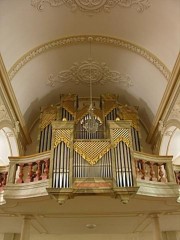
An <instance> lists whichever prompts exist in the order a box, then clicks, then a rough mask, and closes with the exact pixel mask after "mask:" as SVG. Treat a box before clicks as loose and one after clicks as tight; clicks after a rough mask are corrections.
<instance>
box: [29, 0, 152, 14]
mask: <svg viewBox="0 0 180 240" xmlns="http://www.w3.org/2000/svg"><path fill="white" fill-rule="evenodd" d="M31 5H32V6H33V7H34V8H36V9H37V10H39V11H41V10H43V9H44V8H45V7H46V6H47V5H49V6H51V7H60V6H62V5H65V6H66V7H68V8H69V9H71V10H72V11H76V10H77V9H78V10H80V11H82V12H85V13H88V14H89V15H93V14H95V13H99V12H102V11H103V12H110V10H111V8H114V7H116V6H119V7H124V8H131V7H135V8H136V11H137V12H143V11H144V10H145V9H147V8H149V7H150V0H96V1H94V0H71V1H69V0H31Z"/></svg>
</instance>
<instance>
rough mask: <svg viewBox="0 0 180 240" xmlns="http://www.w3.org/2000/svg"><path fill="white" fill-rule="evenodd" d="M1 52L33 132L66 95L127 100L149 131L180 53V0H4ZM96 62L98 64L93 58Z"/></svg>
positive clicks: (0, 18) (0, 5) (0, 19)
mask: <svg viewBox="0 0 180 240" xmlns="http://www.w3.org/2000/svg"><path fill="white" fill-rule="evenodd" d="M0 36H1V37H0V51H1V55H2V58H3V61H4V64H5V67H6V69H7V71H8V74H9V78H10V81H11V84H12V87H13V90H14V93H15V95H16V98H17V101H18V104H19V107H20V110H21V112H22V114H23V116H24V118H25V121H26V123H27V125H28V126H29V127H30V126H31V125H32V124H33V122H34V120H35V119H36V118H37V116H38V114H39V109H40V106H44V105H47V104H51V103H57V102H58V101H59V94H61V93H70V92H71V93H77V94H78V95H80V96H89V85H88V79H89V74H90V71H89V69H91V70H92V71H91V74H92V75H91V78H92V81H93V96H99V95H100V94H102V93H106V92H110V93H116V94H119V97H120V100H121V102H122V103H127V104H131V105H138V106H139V111H140V116H141V119H142V121H143V122H144V124H145V125H146V127H147V128H149V126H150V123H151V122H152V120H153V118H154V117H155V115H156V113H157V110H158V107H159V104H160V102H161V99H162V96H163V94H164V92H165V89H166V86H167V83H168V81H169V79H170V75H171V71H172V69H173V67H174V64H175V61H176V59H177V56H178V53H179V48H180V2H179V0H173V1H172V0H124V1H122V0H118V1H114V0H111V1H110V0H96V1H93V0H72V1H67V0H13V1H12V0H1V1H0ZM90 58H91V59H90Z"/></svg>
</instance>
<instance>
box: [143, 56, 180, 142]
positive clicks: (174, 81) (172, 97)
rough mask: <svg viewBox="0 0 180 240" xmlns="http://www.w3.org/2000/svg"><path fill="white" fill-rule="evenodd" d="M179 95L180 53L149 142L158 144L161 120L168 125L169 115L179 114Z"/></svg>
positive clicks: (153, 124)
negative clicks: (177, 103) (177, 102)
mask: <svg viewBox="0 0 180 240" xmlns="http://www.w3.org/2000/svg"><path fill="white" fill-rule="evenodd" d="M179 95H180V53H179V55H178V57H177V60H176V63H175V66H174V69H173V71H172V74H171V76H170V79H169V81H168V84H167V86H166V90H165V93H164V95H163V97H162V100H161V103H160V105H159V108H158V111H157V113H156V116H155V118H154V120H153V123H152V127H151V129H150V132H149V135H148V137H147V142H148V143H151V144H154V145H156V142H157V141H158V138H159V135H158V134H157V133H158V131H157V130H158V128H159V121H161V123H163V125H166V122H167V121H168V119H169V117H172V114H173V115H174V116H175V115H178V114H179V113H178V111H179V109H178V105H177V106H176V101H177V99H178V98H179ZM175 106H176V107H177V108H176V107H175ZM174 107H175V108H174ZM173 109H174V110H173ZM177 110H178V111H177ZM178 120H179V119H178ZM161 123H160V124H161ZM163 125H162V124H161V127H163ZM161 127H160V128H161ZM160 132H161V131H160Z"/></svg>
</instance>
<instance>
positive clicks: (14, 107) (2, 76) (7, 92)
mask: <svg viewBox="0 0 180 240" xmlns="http://www.w3.org/2000/svg"><path fill="white" fill-rule="evenodd" d="M0 81H1V90H2V91H3V95H4V97H5V100H6V103H7V107H8V110H10V112H11V114H12V115H15V118H16V119H14V120H15V121H18V122H19V124H20V127H21V129H22V133H23V135H24V138H25V140H26V143H30V142H31V139H30V136H29V133H28V131H27V129H26V126H25V121H24V118H23V116H22V113H21V111H20V108H19V105H18V102H17V99H16V96H15V94H14V91H13V89H12V86H11V83H10V81H9V77H8V74H7V71H6V68H5V66H4V63H3V60H2V57H1V55H0Z"/></svg>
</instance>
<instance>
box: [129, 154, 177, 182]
mask: <svg viewBox="0 0 180 240" xmlns="http://www.w3.org/2000/svg"><path fill="white" fill-rule="evenodd" d="M134 158H135V167H136V178H137V179H141V180H146V181H156V182H174V181H175V178H174V174H173V167H172V157H171V156H156V155H151V154H145V153H142V152H134Z"/></svg>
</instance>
